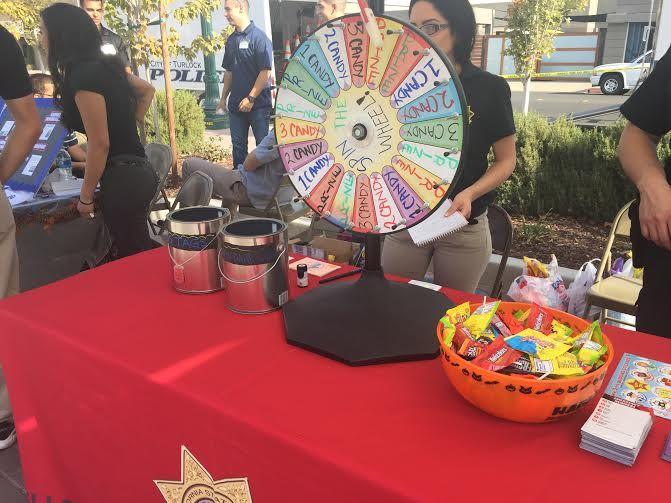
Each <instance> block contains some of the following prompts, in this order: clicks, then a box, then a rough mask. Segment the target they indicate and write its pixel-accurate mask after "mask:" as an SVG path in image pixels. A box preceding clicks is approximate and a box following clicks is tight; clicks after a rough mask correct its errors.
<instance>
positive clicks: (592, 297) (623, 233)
mask: <svg viewBox="0 0 671 503" xmlns="http://www.w3.org/2000/svg"><path fill="white" fill-rule="evenodd" d="M632 202H633V201H630V202H629V203H627V204H626V205H625V206H624V208H622V209H621V210H620V211H619V212H618V214H617V216H616V217H615V220H613V227H612V228H611V230H610V235H609V236H608V241H607V243H606V249H605V250H604V253H603V258H602V259H601V265H599V270H598V271H597V273H596V282H595V283H594V285H592V287H591V288H590V289H589V290H588V291H587V302H586V305H585V312H584V313H583V318H587V316H588V314H589V311H590V309H591V307H592V306H597V307H600V308H601V314H600V315H599V320H600V321H601V322H602V323H606V322H608V321H614V322H616V323H622V324H625V325H630V326H633V325H632V324H631V323H628V322H626V321H623V320H620V319H618V318H611V317H609V316H608V311H609V310H610V311H617V312H619V313H625V314H629V315H632V316H635V315H636V301H637V300H638V294H639V293H640V292H641V288H642V286H643V280H642V279H637V278H625V277H620V276H609V277H607V278H604V277H603V275H604V272H605V271H606V268H608V269H607V270H610V267H611V260H612V253H611V249H612V247H613V242H614V241H615V238H616V237H621V238H629V237H630V233H631V220H630V219H629V207H630V206H631V203H632Z"/></svg>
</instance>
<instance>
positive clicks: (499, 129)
mask: <svg viewBox="0 0 671 503" xmlns="http://www.w3.org/2000/svg"><path fill="white" fill-rule="evenodd" d="M459 79H460V80H461V84H462V86H463V88H464V93H465V94H466V102H467V104H468V113H464V117H465V118H466V117H470V127H469V136H468V146H467V148H466V152H467V157H466V165H465V166H464V172H463V174H462V176H461V178H460V179H459V181H458V182H457V184H456V192H455V193H454V194H455V195H456V194H458V193H459V192H461V191H462V190H464V189H466V188H467V187H470V186H471V185H473V184H474V183H475V182H477V181H478V180H479V179H480V178H481V177H482V175H484V174H485V171H487V168H488V167H489V163H488V162H487V155H488V154H489V151H490V150H491V148H492V145H493V144H494V143H495V142H497V141H498V140H500V139H502V138H505V137H506V136H510V135H513V134H515V121H514V119H513V106H512V103H511V102H510V86H508V83H507V82H506V81H505V79H503V78H501V77H499V76H498V75H493V74H491V73H489V72H485V71H484V70H481V69H480V68H478V67H476V66H475V65H473V64H471V63H467V64H465V65H463V66H462V69H461V75H460V76H459ZM494 198H495V193H494V192H489V193H487V194H485V195H483V196H481V197H479V198H478V199H476V200H475V201H473V204H472V207H471V218H476V217H478V216H480V215H482V214H483V213H484V212H485V210H486V209H487V206H489V205H490V204H491V203H493V202H494Z"/></svg>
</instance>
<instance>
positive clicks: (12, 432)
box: [0, 421, 16, 450]
mask: <svg viewBox="0 0 671 503" xmlns="http://www.w3.org/2000/svg"><path fill="white" fill-rule="evenodd" d="M14 442H16V428H15V427H14V421H2V422H0V450H2V449H7V447H11V446H12V445H13V444H14Z"/></svg>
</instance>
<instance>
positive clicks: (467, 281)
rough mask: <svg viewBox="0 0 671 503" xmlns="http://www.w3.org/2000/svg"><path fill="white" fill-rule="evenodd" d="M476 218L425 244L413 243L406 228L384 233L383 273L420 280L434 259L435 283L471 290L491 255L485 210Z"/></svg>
mask: <svg viewBox="0 0 671 503" xmlns="http://www.w3.org/2000/svg"><path fill="white" fill-rule="evenodd" d="M477 220H478V223H477V224H475V225H467V226H466V227H464V228H463V229H461V230H460V231H457V232H455V233H454V234H451V235H449V236H447V237H446V238H443V239H441V240H438V241H436V242H434V243H431V244H428V245H424V246H417V245H415V244H414V243H413V242H412V239H411V238H410V234H409V233H408V232H407V231H404V232H399V233H398V234H392V235H390V236H387V237H386V238H385V241H384V247H383V249H382V268H383V269H384V272H386V273H389V274H394V275H397V276H403V277H405V278H410V279H416V280H420V281H421V280H423V279H424V276H425V274H426V271H427V269H428V268H429V263H430V262H431V259H433V277H434V283H436V284H438V285H442V286H447V287H449V288H454V289H455V290H461V291H464V292H474V291H475V289H476V288H477V286H478V283H479V282H480V278H481V277H482V275H483V273H484V272H485V269H486V267H487V263H488V262H489V257H490V256H491V254H492V237H491V234H490V233H489V222H488V220H487V213H484V214H483V215H480V216H479V217H478V218H477Z"/></svg>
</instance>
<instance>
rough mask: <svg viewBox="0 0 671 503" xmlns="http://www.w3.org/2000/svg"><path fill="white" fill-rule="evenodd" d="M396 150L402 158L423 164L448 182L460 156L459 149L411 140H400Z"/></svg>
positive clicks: (455, 171)
mask: <svg viewBox="0 0 671 503" xmlns="http://www.w3.org/2000/svg"><path fill="white" fill-rule="evenodd" d="M398 151H399V152H400V153H401V155H402V156H403V157H404V158H406V159H408V160H409V161H412V162H414V163H415V164H418V165H420V166H423V167H424V169H426V170H427V171H429V172H431V173H433V174H434V175H435V176H437V177H438V178H440V179H441V180H445V181H447V182H448V183H452V180H454V177H455V175H456V174H457V169H458V168H459V159H460V158H461V152H460V151H456V152H451V151H449V150H446V149H444V148H439V147H434V146H432V145H422V144H420V143H414V142H411V141H402V142H401V143H400V144H399V146H398Z"/></svg>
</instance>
